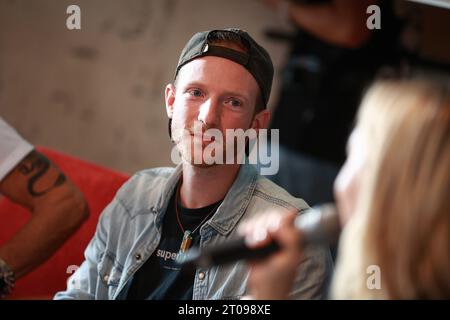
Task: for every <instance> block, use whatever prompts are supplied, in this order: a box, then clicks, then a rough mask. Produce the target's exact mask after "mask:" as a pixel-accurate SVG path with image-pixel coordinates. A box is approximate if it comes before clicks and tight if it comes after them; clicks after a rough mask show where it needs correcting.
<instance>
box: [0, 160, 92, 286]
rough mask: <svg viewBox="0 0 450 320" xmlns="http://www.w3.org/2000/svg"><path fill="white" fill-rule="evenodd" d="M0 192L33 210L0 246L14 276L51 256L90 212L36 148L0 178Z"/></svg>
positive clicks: (17, 276) (57, 170)
mask: <svg viewBox="0 0 450 320" xmlns="http://www.w3.org/2000/svg"><path fill="white" fill-rule="evenodd" d="M0 193H1V194H3V195H5V196H6V197H8V198H9V199H11V200H12V201H14V202H16V203H18V204H20V205H23V206H25V207H27V208H28V209H29V210H30V211H31V213H32V216H31V219H30V220H29V221H28V223H27V224H26V225H24V226H23V227H22V228H21V229H20V230H19V232H18V233H17V234H15V235H14V237H13V238H12V239H10V240H9V241H8V242H6V243H5V244H4V245H2V246H1V247H0V257H1V258H2V259H3V260H4V261H6V262H7V264H8V265H9V267H10V268H11V269H12V270H13V271H14V273H15V276H16V278H19V277H21V276H23V275H25V274H26V273H28V272H29V271H31V270H32V269H34V268H35V267H37V266H38V265H39V264H41V263H42V262H44V261H45V260H46V259H47V258H48V257H50V256H51V254H52V253H53V252H55V251H56V249H58V248H59V246H61V245H62V244H63V242H64V241H65V240H66V239H67V238H68V237H69V236H70V235H71V234H72V233H73V232H75V230H76V229H77V228H78V227H79V226H80V225H81V224H82V223H83V221H84V220H85V219H86V218H87V217H88V215H89V211H88V207H87V204H86V201H85V200H84V197H83V195H82V193H81V192H80V191H79V190H78V189H77V187H75V185H74V184H73V183H72V182H71V181H70V180H69V179H68V178H67V177H66V176H65V175H64V174H63V173H62V172H61V171H60V170H59V168H58V167H56V166H55V165H54V164H53V163H51V162H50V161H49V160H48V159H47V158H46V157H45V156H44V155H43V154H41V153H39V152H38V151H32V152H31V153H29V154H28V156H26V157H25V158H24V159H23V160H22V161H21V162H20V163H19V164H18V165H17V166H16V167H15V168H14V169H13V170H12V171H11V172H10V173H9V174H8V175H7V176H6V177H5V178H4V179H3V180H2V181H0ZM1 223H8V221H1Z"/></svg>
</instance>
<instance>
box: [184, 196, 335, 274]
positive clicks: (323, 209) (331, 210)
mask: <svg viewBox="0 0 450 320" xmlns="http://www.w3.org/2000/svg"><path fill="white" fill-rule="evenodd" d="M294 226H295V228H296V229H297V230H298V231H299V232H300V233H301V235H302V236H301V240H300V243H299V248H303V247H307V246H310V245H325V246H328V245H334V244H336V243H337V241H338V238H339V234H340V231H341V227H340V222H339V216H338V213H337V209H336V207H335V206H334V204H323V205H320V206H316V207H313V208H312V209H310V210H308V211H307V212H305V213H303V214H301V215H299V216H298V217H297V218H295V220H294ZM279 249H280V246H279V245H278V243H276V242H275V241H273V240H272V241H271V242H270V243H269V244H268V245H266V246H263V247H258V248H249V247H248V246H247V244H246V242H245V238H244V237H240V238H237V239H234V240H231V241H228V242H225V243H222V244H220V245H217V246H214V247H208V248H203V249H200V248H192V249H190V250H189V251H188V252H187V253H185V254H179V255H178V257H177V262H178V263H179V264H181V265H182V266H183V267H185V268H192V267H194V268H209V267H212V266H216V265H223V264H227V263H231V262H235V261H238V260H243V259H245V260H255V259H260V258H264V257H267V256H269V255H270V254H272V253H274V252H276V251H278V250H279Z"/></svg>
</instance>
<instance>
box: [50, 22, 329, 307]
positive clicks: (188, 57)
mask: <svg viewBox="0 0 450 320" xmlns="http://www.w3.org/2000/svg"><path fill="white" fill-rule="evenodd" d="M272 78H273V65H272V61H271V59H270V56H269V54H268V53H267V52H266V50H265V49H263V48H262V47H261V46H259V45H258V44H257V43H256V42H255V41H254V40H253V39H252V38H251V37H250V35H248V34H247V33H246V32H244V31H242V30H238V29H224V30H213V31H205V32H200V33H197V34H195V35H194V36H193V37H192V38H191V39H190V40H189V42H188V43H187V44H186V46H185V48H184V49H183V51H182V53H181V56H180V59H179V62H178V65H177V69H176V73H175V81H174V83H173V84H168V85H167V86H166V89H165V102H166V111H167V115H168V117H169V134H170V137H171V140H172V142H173V143H174V144H175V146H176V148H177V150H178V151H179V153H180V154H181V163H180V164H179V165H178V166H177V167H176V168H157V169H149V170H144V171H141V172H138V173H137V174H135V175H134V176H133V177H132V178H131V179H130V180H129V181H128V182H127V183H125V184H124V186H123V187H122V188H121V189H120V190H119V191H118V193H117V195H116V197H115V198H114V199H113V201H112V202H111V203H110V204H109V205H108V206H107V208H106V209H105V210H104V212H103V213H102V215H101V217H100V220H99V224H98V227H97V231H96V234H95V236H94V238H93V239H92V241H91V242H90V244H89V246H88V247H87V249H86V252H85V256H86V261H84V263H83V264H82V265H81V267H80V268H79V269H78V270H77V272H76V273H75V274H74V275H73V276H72V277H71V278H70V279H69V282H68V288H67V290H66V291H64V292H60V293H58V294H57V295H56V296H55V298H56V299H239V298H241V297H242V296H244V295H245V294H246V284H247V279H248V274H249V272H248V271H249V270H248V265H247V264H246V263H245V262H242V261H241V262H237V263H234V264H230V265H226V266H220V267H211V268H208V269H202V268H198V269H197V270H192V271H191V272H183V271H184V270H180V266H179V265H178V264H177V261H176V258H177V256H178V255H179V254H182V253H184V252H185V251H186V250H188V249H189V248H192V247H201V248H204V247H209V246H214V245H217V244H219V243H222V242H225V241H227V240H228V239H229V238H232V237H234V236H236V234H237V226H238V225H239V224H240V223H241V222H242V221H243V220H246V219H248V218H251V217H254V216H255V215H259V214H262V213H263V212H266V211H277V212H280V214H283V212H290V211H298V212H302V211H304V210H306V209H307V208H308V205H307V204H306V203H305V202H304V201H303V200H302V199H298V198H294V197H292V196H291V195H289V194H288V193H287V192H286V191H284V190H283V189H281V188H280V187H278V186H276V185H275V184H274V183H272V182H271V181H269V180H268V179H266V178H264V177H262V176H260V175H259V174H258V173H257V171H256V169H255V167H254V166H252V165H250V164H248V163H244V164H241V163H240V162H239V161H236V159H237V158H238V156H235V154H242V152H243V149H245V146H244V147H242V146H241V147H239V146H238V147H235V146H234V145H231V144H230V143H229V141H234V139H227V137H229V135H230V132H233V130H239V129H240V130H241V131H242V130H244V131H245V130H248V129H252V130H255V131H256V132H258V130H260V129H265V128H267V125H268V123H269V120H270V113H269V111H268V110H267V109H266V106H267V102H268V100H269V96H270V89H271V86H272ZM209 132H213V133H214V134H211V133H209ZM215 133H220V134H222V135H223V140H222V139H216V137H217V136H216V135H215ZM224 141H225V142H224ZM211 146H215V147H216V148H215V149H214V150H213V151H212V153H211V154H212V157H214V159H215V160H216V161H214V162H211V161H209V160H211V159H210V158H208V159H207V157H206V156H205V155H203V156H201V157H200V158H198V157H196V153H195V149H196V148H197V149H198V148H199V149H200V150H201V151H204V150H207V149H208V148H209V149H211ZM211 150H212V149H211ZM200 154H201V153H200ZM225 158H226V159H227V160H229V159H232V160H234V161H220V160H223V159H225ZM217 160H219V161H217ZM330 266H331V258H330V255H329V252H328V251H327V250H325V249H321V248H317V249H312V250H310V251H309V252H306V254H305V256H304V257H303V260H302V262H301V263H300V264H299V269H298V277H297V281H296V283H295V285H294V287H293V288H292V292H291V297H292V298H299V299H320V298H322V297H323V296H324V288H325V286H326V285H327V280H328V275H329V272H330Z"/></svg>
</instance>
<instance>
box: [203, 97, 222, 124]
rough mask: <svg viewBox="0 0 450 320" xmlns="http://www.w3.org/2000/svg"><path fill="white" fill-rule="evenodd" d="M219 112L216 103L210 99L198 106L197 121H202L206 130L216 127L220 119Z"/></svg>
mask: <svg viewBox="0 0 450 320" xmlns="http://www.w3.org/2000/svg"><path fill="white" fill-rule="evenodd" d="M220 111H221V109H220V106H219V103H218V101H216V100H214V99H213V98H210V99H208V100H206V101H205V102H204V103H203V104H202V105H201V106H200V112H199V114H198V120H199V121H202V122H203V123H204V124H205V125H206V126H207V127H208V128H214V127H217V124H218V123H219V119H220Z"/></svg>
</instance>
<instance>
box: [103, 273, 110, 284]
mask: <svg viewBox="0 0 450 320" xmlns="http://www.w3.org/2000/svg"><path fill="white" fill-rule="evenodd" d="M108 280H109V274H105V275H104V276H103V281H105V282H108Z"/></svg>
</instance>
